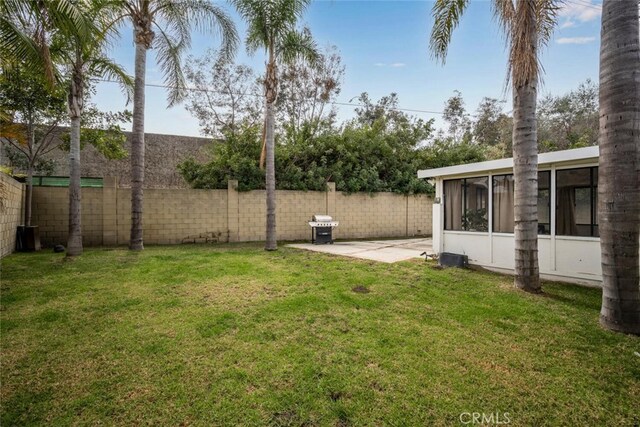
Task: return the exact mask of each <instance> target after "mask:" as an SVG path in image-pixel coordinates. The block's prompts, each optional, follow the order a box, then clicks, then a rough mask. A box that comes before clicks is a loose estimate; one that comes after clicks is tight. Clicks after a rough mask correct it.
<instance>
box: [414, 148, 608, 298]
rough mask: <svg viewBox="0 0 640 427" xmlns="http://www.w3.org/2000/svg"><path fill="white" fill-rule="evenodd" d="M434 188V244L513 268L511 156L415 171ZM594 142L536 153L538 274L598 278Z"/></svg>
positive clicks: (588, 280)
mask: <svg viewBox="0 0 640 427" xmlns="http://www.w3.org/2000/svg"><path fill="white" fill-rule="evenodd" d="M418 177H419V178H427V179H429V180H430V181H431V182H432V183H433V184H434V185H435V188H436V194H435V200H434V204H433V249H434V251H435V252H436V253H441V252H453V253H458V254H464V255H467V256H468V258H469V263H471V264H475V265H480V266H483V267H486V268H488V269H493V270H497V271H502V272H512V271H513V267H514V235H513V229H514V217H513V204H514V181H513V159H500V160H492V161H487V162H480V163H471V164H465V165H457V166H449V167H444V168H438V169H427V170H421V171H418ZM597 202H598V147H585V148H577V149H573V150H565V151H556V152H552V153H543V154H540V155H538V262H539V265H540V274H541V276H542V277H543V278H547V279H551V280H563V281H570V282H577V283H584V284H591V285H598V284H600V282H601V280H602V271H601V266H600V239H599V237H598V236H599V234H598V215H597Z"/></svg>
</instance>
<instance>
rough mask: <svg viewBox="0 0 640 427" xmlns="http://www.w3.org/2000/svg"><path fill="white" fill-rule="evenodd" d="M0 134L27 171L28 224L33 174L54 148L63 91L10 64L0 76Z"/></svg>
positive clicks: (27, 222) (28, 222) (62, 113)
mask: <svg viewBox="0 0 640 427" xmlns="http://www.w3.org/2000/svg"><path fill="white" fill-rule="evenodd" d="M0 111H1V112H0V116H1V120H2V123H1V126H0V137H2V140H3V142H4V143H5V144H7V145H8V146H9V147H11V149H12V151H13V153H14V154H16V155H17V157H18V158H20V157H22V158H23V159H24V163H23V166H24V168H25V171H26V174H27V186H26V192H25V210H24V224H25V225H27V226H30V225H31V206H32V203H31V200H32V194H33V174H34V172H35V171H36V170H41V169H42V165H43V164H42V162H41V159H42V158H43V157H44V156H45V155H46V154H47V153H49V152H51V151H52V150H54V149H55V148H56V146H57V145H56V139H55V130H56V128H57V127H58V126H59V125H60V124H61V123H63V122H64V121H65V119H66V117H65V115H66V114H65V113H66V111H65V94H64V90H63V89H62V88H61V87H55V88H53V89H52V88H51V87H50V85H49V84H48V82H47V81H46V80H45V77H44V76H43V75H41V74H39V73H37V72H36V73H34V72H30V70H29V69H28V68H26V67H20V66H19V65H17V64H13V65H12V66H11V67H10V68H5V69H3V70H2V75H1V76H0Z"/></svg>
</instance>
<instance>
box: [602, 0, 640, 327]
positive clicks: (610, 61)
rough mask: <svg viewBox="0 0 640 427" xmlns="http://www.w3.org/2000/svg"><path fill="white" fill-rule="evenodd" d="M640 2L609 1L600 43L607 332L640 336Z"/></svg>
mask: <svg viewBox="0 0 640 427" xmlns="http://www.w3.org/2000/svg"><path fill="white" fill-rule="evenodd" d="M638 30H639V28H638V2H637V1H633V0H623V1H622V0H604V2H603V5H602V29H601V43H600V141H599V143H600V161H599V171H598V198H599V203H598V219H599V229H600V248H601V253H602V308H601V310H600V324H601V325H602V326H604V327H605V328H608V329H611V330H614V331H620V332H625V333H631V334H636V335H640V284H639V283H640V273H639V268H640V266H639V260H638V257H639V250H638V246H639V239H640V173H639V172H638V171H639V170H640V159H639V156H640V53H639V51H640V41H639V37H638Z"/></svg>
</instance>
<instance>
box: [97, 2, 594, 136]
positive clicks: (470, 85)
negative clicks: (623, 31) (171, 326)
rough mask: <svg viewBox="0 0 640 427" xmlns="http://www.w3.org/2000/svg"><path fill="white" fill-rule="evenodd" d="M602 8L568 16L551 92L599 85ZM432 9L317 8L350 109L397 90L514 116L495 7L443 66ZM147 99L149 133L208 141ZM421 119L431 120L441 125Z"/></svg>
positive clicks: (549, 72)
mask: <svg viewBox="0 0 640 427" xmlns="http://www.w3.org/2000/svg"><path fill="white" fill-rule="evenodd" d="M599 4H600V1H599V0H566V3H565V5H564V6H563V8H562V10H561V11H560V14H559V20H558V21H559V22H558V29H557V30H556V32H555V34H554V38H553V40H552V41H551V43H550V44H549V47H548V48H547V49H545V51H544V52H543V54H542V63H543V66H544V68H545V75H544V82H543V86H542V88H541V94H546V93H553V94H561V93H565V92H567V91H569V90H571V89H573V88H575V87H577V86H578V84H579V83H581V82H583V81H585V80H586V79H587V78H590V79H592V80H594V81H597V79H598V55H599V33H600V10H599V9H600V8H599ZM432 5H433V3H432V2H430V1H364V0H362V1H344V0H333V1H316V2H314V3H312V5H311V6H310V8H309V9H308V11H307V14H306V16H305V19H304V21H303V24H304V25H307V26H309V27H310V28H311V31H312V33H313V35H314V38H315V39H316V41H317V43H318V44H319V45H320V46H322V47H324V46H327V45H336V46H337V47H338V49H339V51H340V54H341V56H342V60H343V63H344V65H345V66H346V73H345V79H344V82H343V85H342V93H341V95H340V99H339V101H340V102H348V101H349V100H350V99H351V98H353V97H354V96H357V95H359V94H360V93H361V92H368V93H369V94H370V96H371V98H372V99H378V98H380V97H382V96H384V95H388V94H389V93H391V92H396V93H398V96H399V100H400V102H399V103H400V107H402V108H408V109H416V110H429V111H442V109H443V106H444V103H445V101H446V100H447V98H449V97H450V96H451V95H452V94H453V91H454V90H459V91H461V92H462V95H463V97H464V99H465V102H466V106H467V109H468V110H469V111H470V112H473V111H474V110H475V109H476V107H477V105H478V102H479V101H480V100H481V99H482V97H484V96H490V97H494V98H499V99H505V100H506V102H505V111H509V110H511V99H510V94H509V93H505V91H504V81H505V74H506V53H505V49H504V40H503V38H502V36H501V34H500V32H499V30H498V27H497V25H496V24H495V22H494V21H493V19H492V15H491V8H490V2H489V1H483V0H472V2H471V4H470V6H469V9H468V11H467V13H466V14H465V15H464V16H463V18H462V21H461V23H460V26H459V27H458V28H457V30H456V32H455V33H454V36H453V40H452V43H451V46H450V49H449V54H448V56H447V61H446V64H444V65H442V64H440V63H437V62H436V61H435V60H433V59H432V58H431V57H430V55H429V52H428V44H429V33H430V30H431V25H432V18H431V13H430V11H431V7H432ZM225 6H226V8H227V10H228V11H229V12H230V14H231V15H232V17H233V18H234V19H235V21H236V24H237V26H238V30H239V32H240V34H241V35H242V36H244V30H245V26H244V24H243V23H242V22H241V20H240V18H239V17H238V16H237V15H236V14H235V13H234V11H233V10H232V8H231V7H230V6H229V5H225ZM122 35H123V37H122V39H121V40H120V42H119V43H118V44H116V45H115V46H114V49H113V51H112V53H111V54H112V56H113V57H114V58H115V59H116V60H117V61H118V62H119V63H120V64H122V65H123V66H124V67H125V68H126V69H127V70H128V71H129V72H130V73H133V56H134V47H133V43H132V39H131V30H130V29H125V30H123V34H122ZM218 43H219V40H217V39H216V38H215V37H212V36H203V35H200V34H194V38H193V46H192V51H191V53H192V54H193V55H195V56H199V55H202V54H203V53H204V51H205V50H206V49H207V48H210V47H214V48H215V47H217V46H218ZM237 62H239V63H244V64H247V65H251V66H253V67H254V68H255V69H256V70H257V71H259V72H261V71H262V69H263V68H264V57H263V56H262V55H261V54H260V53H257V54H256V55H255V57H249V56H247V54H246V53H245V50H244V46H242V48H241V50H240V51H239V52H238V55H237ZM147 83H162V74H161V73H160V72H159V70H158V67H157V65H156V63H155V55H154V54H153V52H150V54H149V56H148V59H147ZM146 96H147V97H146V120H145V129H146V131H147V132H153V133H165V134H178V135H194V136H196V135H199V133H200V132H199V128H198V123H197V120H196V119H194V118H193V117H191V115H190V114H189V113H188V112H187V111H186V110H185V109H184V107H183V106H180V105H179V106H176V107H173V108H171V109H167V108H166V93H165V92H164V90H163V89H161V88H152V87H148V88H147V95H146ZM94 102H95V103H96V104H97V105H98V106H99V107H100V108H103V109H107V110H119V109H123V108H125V107H126V106H125V98H124V97H123V95H122V94H120V93H119V92H118V89H117V86H116V85H114V84H109V83H102V84H100V85H99V86H98V91H97V95H96V96H95V97H94ZM126 108H129V109H130V108H131V105H129V106H128V107H126ZM338 112H339V117H340V118H341V119H348V118H350V117H351V116H352V114H353V108H352V107H346V106H345V107H339V109H338ZM413 114H415V115H416V116H418V117H421V118H425V119H429V118H436V119H438V117H439V115H437V114H427V113H413ZM437 123H438V124H440V123H441V121H437Z"/></svg>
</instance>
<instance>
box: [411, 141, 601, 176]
mask: <svg viewBox="0 0 640 427" xmlns="http://www.w3.org/2000/svg"><path fill="white" fill-rule="evenodd" d="M598 153H599V147H598V146H593V147H583V148H574V149H573V150H563V151H554V152H551V153H542V154H538V166H543V165H550V164H556V163H574V162H575V163H581V162H584V161H589V160H597V159H598ZM504 169H513V158H508V159H499V160H489V161H486V162H478V163H468V164H465V165H455V166H447V167H444V168H436V169H423V170H419V171H418V178H437V177H441V176H452V175H466V174H470V173H477V172H488V171H493V170H504Z"/></svg>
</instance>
